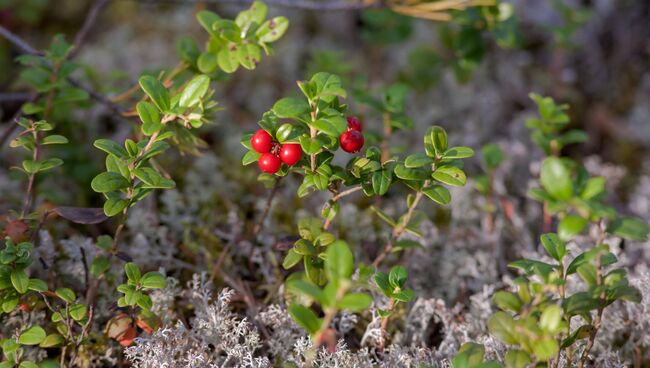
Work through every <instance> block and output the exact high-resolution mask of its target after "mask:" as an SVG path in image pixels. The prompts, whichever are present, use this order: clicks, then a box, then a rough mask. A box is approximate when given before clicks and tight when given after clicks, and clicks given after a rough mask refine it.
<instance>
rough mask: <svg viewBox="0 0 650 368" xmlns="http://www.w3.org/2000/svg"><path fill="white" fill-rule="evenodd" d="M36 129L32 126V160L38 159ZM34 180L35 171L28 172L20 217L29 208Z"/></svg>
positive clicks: (38, 143) (38, 140) (38, 138)
mask: <svg viewBox="0 0 650 368" xmlns="http://www.w3.org/2000/svg"><path fill="white" fill-rule="evenodd" d="M38 133H39V132H38V130H37V129H35V128H33V127H32V136H33V137H34V151H33V152H32V160H33V161H34V162H36V161H38V155H39V148H40V137H39V134H38ZM35 180H36V172H32V173H31V174H29V178H28V180H27V190H26V191H25V200H24V202H23V209H22V211H21V213H20V217H21V218H24V217H25V215H27V213H28V212H29V209H30V207H31V204H32V191H33V190H34V181H35Z"/></svg>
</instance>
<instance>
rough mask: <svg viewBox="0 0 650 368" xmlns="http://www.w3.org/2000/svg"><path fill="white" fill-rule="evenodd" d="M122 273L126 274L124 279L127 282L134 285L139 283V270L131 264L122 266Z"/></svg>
mask: <svg viewBox="0 0 650 368" xmlns="http://www.w3.org/2000/svg"><path fill="white" fill-rule="evenodd" d="M124 272H126V277H127V278H128V280H129V281H130V282H132V283H134V284H137V283H138V282H140V278H141V276H140V268H139V267H138V265H136V264H135V263H133V262H129V263H127V264H125V265H124Z"/></svg>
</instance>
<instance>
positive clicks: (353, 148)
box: [339, 130, 363, 153]
mask: <svg viewBox="0 0 650 368" xmlns="http://www.w3.org/2000/svg"><path fill="white" fill-rule="evenodd" d="M339 140H340V142H341V148H342V149H343V150H344V151H345V152H349V153H354V152H358V151H359V150H360V149H361V147H363V134H361V132H359V131H357V130H348V131H347V132H345V133H343V134H341V136H340V137H339Z"/></svg>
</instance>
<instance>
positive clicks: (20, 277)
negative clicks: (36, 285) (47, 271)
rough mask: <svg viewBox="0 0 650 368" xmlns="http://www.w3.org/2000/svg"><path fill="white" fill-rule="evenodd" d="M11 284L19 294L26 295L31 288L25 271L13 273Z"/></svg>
mask: <svg viewBox="0 0 650 368" xmlns="http://www.w3.org/2000/svg"><path fill="white" fill-rule="evenodd" d="M10 277H11V284H12V285H13V286H14V289H16V291H17V292H19V293H21V294H25V293H26V292H27V290H28V287H29V276H27V273H25V271H23V270H15V271H11V276H10Z"/></svg>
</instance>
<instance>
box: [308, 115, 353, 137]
mask: <svg viewBox="0 0 650 368" xmlns="http://www.w3.org/2000/svg"><path fill="white" fill-rule="evenodd" d="M309 126H311V127H314V128H316V129H317V130H318V131H321V132H323V133H325V134H327V135H329V136H332V137H337V138H338V137H339V136H340V135H341V134H342V133H343V132H341V131H340V130H339V129H337V127H336V126H334V124H332V123H330V122H329V121H328V120H325V119H319V120H316V121H314V122H311V123H309ZM343 131H345V128H344V129H343Z"/></svg>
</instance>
